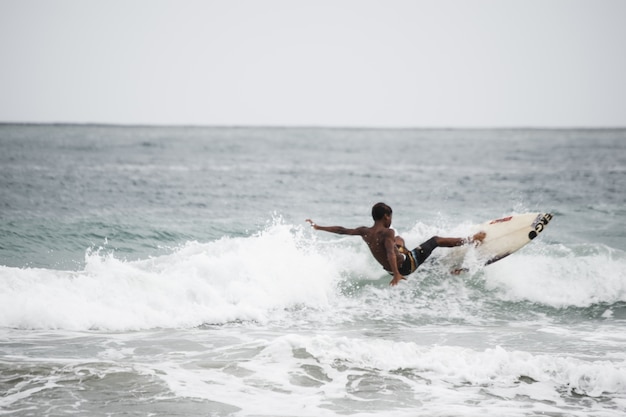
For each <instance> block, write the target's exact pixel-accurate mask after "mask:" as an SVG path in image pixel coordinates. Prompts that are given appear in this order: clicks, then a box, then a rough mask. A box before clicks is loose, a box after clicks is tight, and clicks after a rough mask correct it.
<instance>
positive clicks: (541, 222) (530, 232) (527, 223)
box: [446, 213, 552, 267]
mask: <svg viewBox="0 0 626 417" xmlns="http://www.w3.org/2000/svg"><path fill="white" fill-rule="evenodd" d="M550 220H552V215H551V214H550V213H523V214H513V215H510V216H506V217H502V218H499V219H493V220H489V221H487V222H485V223H483V224H479V225H476V226H474V227H473V228H472V229H473V230H475V232H478V231H481V230H482V231H484V232H485V233H486V236H485V239H484V240H483V241H482V243H480V244H478V245H477V246H475V247H472V246H471V245H467V246H463V247H458V248H455V249H454V250H453V251H451V253H450V255H449V257H446V258H448V259H449V260H451V261H452V262H451V263H454V264H456V266H457V267H460V265H461V264H462V262H463V260H464V258H465V256H466V255H467V253H468V251H469V250H473V251H474V256H475V257H476V259H478V260H479V262H482V263H483V264H484V265H489V264H492V263H494V262H497V261H499V260H501V259H504V258H506V257H507V256H509V255H510V254H512V253H514V252H516V251H518V250H520V249H521V248H523V247H524V246H526V245H527V244H528V243H530V242H531V241H532V240H533V239H535V238H536V237H537V236H539V234H541V233H542V232H543V231H544V229H545V228H546V226H547V225H548V223H550Z"/></svg>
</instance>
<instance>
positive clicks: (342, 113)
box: [0, 0, 626, 127]
mask: <svg viewBox="0 0 626 417" xmlns="http://www.w3.org/2000/svg"><path fill="white" fill-rule="evenodd" d="M0 122H78V123H121V124H195V125H278V126H281V125H287V126H293V125H304V126H355V127H356V126H364V127H626V1H625V0H614V1H612V0H611V1H609V0H585V1H583V0H521V1H518V0H471V1H470V0H458V1H451V0H433V1H420V0H413V1H408V0H407V1H397V0H381V1H368V0H350V1H342V0H315V1H309V0H303V1H298V0H267V1H263V0H224V1H210V0H206V1H184V0H183V1H171V0H140V1H132V0H104V1H90V0H55V1H52V0H0Z"/></svg>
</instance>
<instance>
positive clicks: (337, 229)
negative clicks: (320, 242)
mask: <svg viewBox="0 0 626 417" xmlns="http://www.w3.org/2000/svg"><path fill="white" fill-rule="evenodd" d="M306 221H307V222H309V223H311V227H313V229H315V230H321V231H323V232H330V233H335V234H338V235H356V236H362V235H363V233H364V232H363V230H364V229H365V228H364V227H358V228H356V229H348V228H346V227H343V226H320V225H318V224H316V223H315V222H314V221H313V220H311V219H306Z"/></svg>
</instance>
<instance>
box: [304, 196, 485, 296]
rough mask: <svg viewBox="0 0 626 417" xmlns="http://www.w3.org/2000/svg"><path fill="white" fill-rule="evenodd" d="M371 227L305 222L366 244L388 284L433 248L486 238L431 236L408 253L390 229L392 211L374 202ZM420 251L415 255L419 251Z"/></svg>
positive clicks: (393, 282) (407, 273) (386, 206)
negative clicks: (390, 278) (386, 276)
mask: <svg viewBox="0 0 626 417" xmlns="http://www.w3.org/2000/svg"><path fill="white" fill-rule="evenodd" d="M372 218H373V219H374V225H373V226H372V227H366V226H361V227H357V228H356V229H349V228H345V227H342V226H319V225H317V224H316V223H315V222H313V220H311V219H307V220H306V221H307V222H309V223H310V224H311V226H312V227H313V228H314V229H315V230H322V231H325V232H330V233H336V234H340V235H353V236H361V238H362V239H363V240H364V241H365V243H366V244H367V246H368V247H369V249H370V251H371V252H372V256H374V259H376V261H378V263H379V264H380V265H381V266H382V267H383V268H384V269H385V270H386V271H387V272H389V273H390V274H391V275H393V279H392V280H391V282H390V283H389V284H390V285H397V284H398V283H399V282H400V281H401V280H403V279H406V278H405V275H409V274H410V273H412V272H414V271H415V269H417V267H418V266H419V265H421V263H422V262H424V261H425V260H426V258H428V256H430V253H431V252H432V250H433V249H434V248H436V247H440V246H442V247H453V246H461V245H464V244H467V243H471V242H474V241H477V242H481V241H482V240H483V239H484V238H485V233H484V232H480V233H476V234H475V235H474V236H472V237H469V238H449V237H439V236H433V237H431V238H430V239H429V240H428V241H426V242H424V244H422V245H420V246H418V247H417V248H415V249H413V250H412V251H409V250H408V249H407V248H406V247H405V245H404V239H402V238H401V237H399V236H396V235H395V232H394V231H393V229H391V219H392V210H391V207H389V206H388V205H386V204H384V203H377V204H375V205H374V207H372ZM418 250H419V252H416V251H418Z"/></svg>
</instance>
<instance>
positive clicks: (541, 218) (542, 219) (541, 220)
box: [528, 213, 552, 240]
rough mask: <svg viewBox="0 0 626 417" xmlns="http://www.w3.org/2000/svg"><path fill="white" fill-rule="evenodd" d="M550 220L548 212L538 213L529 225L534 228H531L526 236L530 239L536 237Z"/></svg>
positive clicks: (550, 216)
mask: <svg viewBox="0 0 626 417" xmlns="http://www.w3.org/2000/svg"><path fill="white" fill-rule="evenodd" d="M550 220H552V215H551V214H550V213H546V214H543V215H542V214H540V215H538V216H537V218H536V219H535V221H534V222H533V224H532V226H531V227H532V228H533V229H534V230H531V231H530V233H528V238H529V239H530V240H533V239H534V238H536V237H537V235H538V234H539V233H541V232H543V228H544V227H546V226H547V225H548V223H550Z"/></svg>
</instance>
